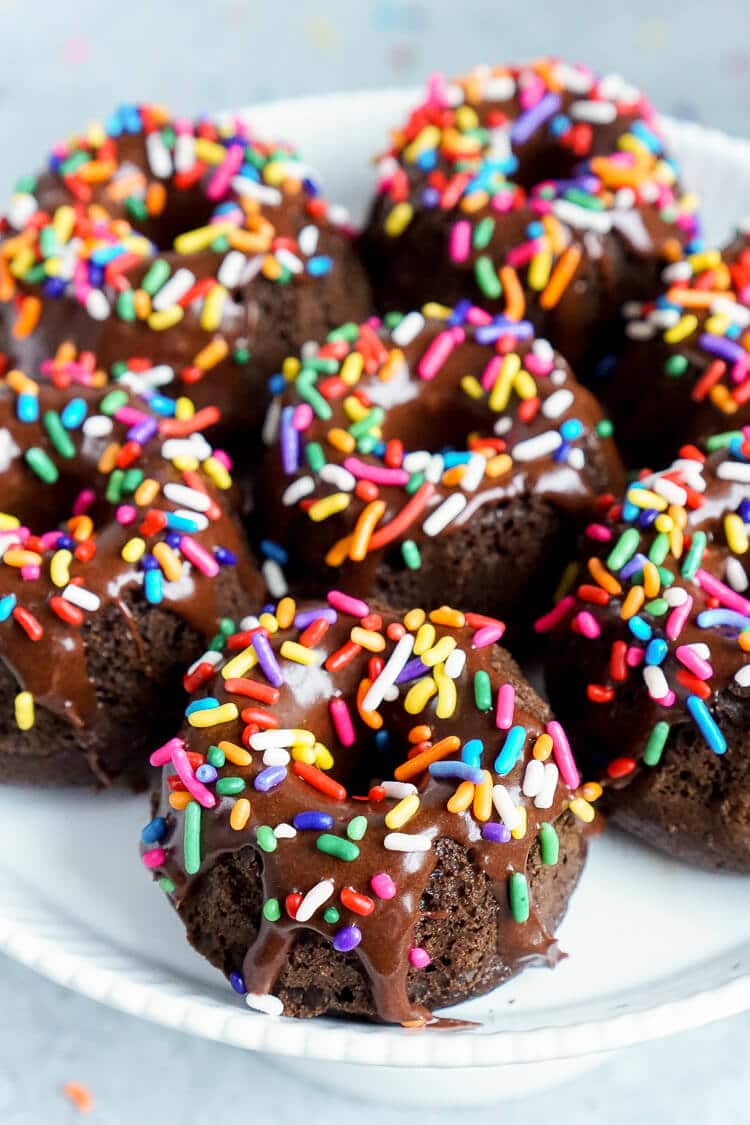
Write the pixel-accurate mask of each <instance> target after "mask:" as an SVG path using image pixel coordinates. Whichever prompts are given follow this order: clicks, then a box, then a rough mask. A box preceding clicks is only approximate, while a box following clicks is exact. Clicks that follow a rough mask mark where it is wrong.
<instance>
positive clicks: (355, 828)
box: [346, 816, 367, 840]
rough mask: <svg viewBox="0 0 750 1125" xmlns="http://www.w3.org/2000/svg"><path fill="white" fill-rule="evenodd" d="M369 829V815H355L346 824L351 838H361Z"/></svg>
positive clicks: (347, 832)
mask: <svg viewBox="0 0 750 1125" xmlns="http://www.w3.org/2000/svg"><path fill="white" fill-rule="evenodd" d="M366 831H367V817H364V816H353V817H352V819H351V820H350V821H349V823H348V824H347V826H346V834H347V836H348V837H349V839H350V840H361V839H362V837H363V836H364V834H365V832H366Z"/></svg>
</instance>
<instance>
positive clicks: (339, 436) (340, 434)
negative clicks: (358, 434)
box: [327, 426, 357, 453]
mask: <svg viewBox="0 0 750 1125" xmlns="http://www.w3.org/2000/svg"><path fill="white" fill-rule="evenodd" d="M327 439H328V444H329V445H332V446H333V448H334V449H338V451H339V453H353V452H354V450H355V449H356V448H357V442H356V441H355V439H354V438H353V437H352V435H351V434H350V433H347V431H346V430H342V429H341V428H340V427H339V426H334V427H333V428H332V429H330V430H329V431H328V434H327Z"/></svg>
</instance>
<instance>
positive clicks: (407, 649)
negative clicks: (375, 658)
mask: <svg viewBox="0 0 750 1125" xmlns="http://www.w3.org/2000/svg"><path fill="white" fill-rule="evenodd" d="M413 648H414V637H413V635H412V634H411V633H404V635H403V637H401V638H400V639H399V640H398V641H397V643H396V647H395V648H394V650H393V652H392V653H391V655H390V656H389V657H388V660H387V661H386V663H385V665H384V667H383V670H382V672H381V673H380V675H379V676H378V677H377V678H376V679H375V680H374V681H373V683H372V684H371V685H370V687H369V689H368V691H367V693H366V695H365V697H364V699H363V700H362V710H363V711H377V709H378V707H379V706H380V704H381V703H382V702H383V699H384V698H385V693H386V691H388V689H389V688H391V687H393V686H394V684H395V683H396V680H397V679H398V677H399V675H400V673H401V672H402V671H403V669H404V668H405V667H406V663H407V661H408V659H409V657H410V656H411V650H412V649H413Z"/></svg>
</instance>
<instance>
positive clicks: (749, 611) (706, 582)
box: [695, 567, 750, 617]
mask: <svg viewBox="0 0 750 1125" xmlns="http://www.w3.org/2000/svg"><path fill="white" fill-rule="evenodd" d="M695 580H696V582H697V583H698V585H699V586H700V587H702V589H704V590H705V591H706V593H708V594H712V595H713V596H714V597H715V598H718V599H719V601H720V602H721V604H722V605H724V606H726V607H727V609H735V610H736V611H737V613H742V614H744V615H745V617H750V601H748V600H747V598H743V597H742V596H741V594H738V593H736V591H734V590H732V589H731V587H729V586H725V585H724V583H723V582H721V581H719V579H718V578H714V576H713V574H709V573H708V571H707V570H704V569H703V568H702V567H699V568H698V570H696V572H695Z"/></svg>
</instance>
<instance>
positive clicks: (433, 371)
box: [417, 328, 466, 379]
mask: <svg viewBox="0 0 750 1125" xmlns="http://www.w3.org/2000/svg"><path fill="white" fill-rule="evenodd" d="M465 337H466V333H465V332H464V330H463V329H462V328H453V329H449V328H446V329H445V330H444V331H443V332H440V333H439V334H438V335H437V336H436V337H435V339H434V340H433V341H432V343H431V344H430V346H429V348H428V349H427V351H426V352H425V353H424V355H423V356H422V358H421V359H420V361H419V363H418V364H417V374H418V375H419V377H420V379H434V378H435V376H436V375H437V373H438V371H439V370H440V368H441V367H442V366H443V364H444V363H445V361H446V360H447V358H448V356H449V355H450V354H451V352H452V351H453V349H454V348H455V346H456V344H460V343H463V341H464V339H465Z"/></svg>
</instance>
